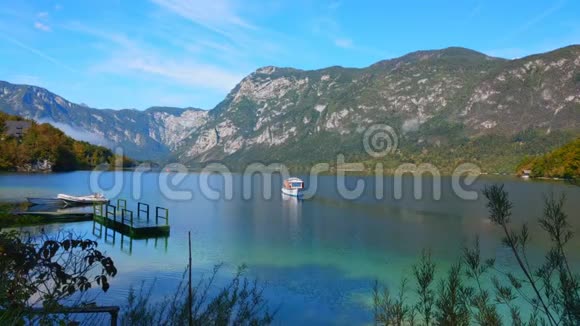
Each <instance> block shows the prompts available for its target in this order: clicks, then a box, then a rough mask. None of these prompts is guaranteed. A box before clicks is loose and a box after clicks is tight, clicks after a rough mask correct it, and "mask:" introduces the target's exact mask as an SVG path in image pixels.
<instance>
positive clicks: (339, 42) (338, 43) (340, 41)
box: [334, 38, 353, 49]
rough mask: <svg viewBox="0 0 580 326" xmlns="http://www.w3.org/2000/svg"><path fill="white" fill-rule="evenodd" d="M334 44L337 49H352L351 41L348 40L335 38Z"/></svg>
mask: <svg viewBox="0 0 580 326" xmlns="http://www.w3.org/2000/svg"><path fill="white" fill-rule="evenodd" d="M334 44H335V45H336V46H338V47H341V48H345V49H349V48H352V47H353V43H352V40H351V39H349V38H337V39H335V40H334Z"/></svg>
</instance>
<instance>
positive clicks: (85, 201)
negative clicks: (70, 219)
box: [56, 193, 109, 206]
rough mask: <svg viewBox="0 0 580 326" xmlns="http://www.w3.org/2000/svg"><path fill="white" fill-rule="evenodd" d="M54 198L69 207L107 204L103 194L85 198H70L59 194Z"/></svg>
mask: <svg viewBox="0 0 580 326" xmlns="http://www.w3.org/2000/svg"><path fill="white" fill-rule="evenodd" d="M56 198H58V199H61V200H63V201H64V202H65V204H67V205H69V206H75V205H90V204H105V203H108V202H109V199H107V198H106V197H105V196H103V194H99V193H95V194H92V195H86V196H71V195H66V194H59V195H58V196H56Z"/></svg>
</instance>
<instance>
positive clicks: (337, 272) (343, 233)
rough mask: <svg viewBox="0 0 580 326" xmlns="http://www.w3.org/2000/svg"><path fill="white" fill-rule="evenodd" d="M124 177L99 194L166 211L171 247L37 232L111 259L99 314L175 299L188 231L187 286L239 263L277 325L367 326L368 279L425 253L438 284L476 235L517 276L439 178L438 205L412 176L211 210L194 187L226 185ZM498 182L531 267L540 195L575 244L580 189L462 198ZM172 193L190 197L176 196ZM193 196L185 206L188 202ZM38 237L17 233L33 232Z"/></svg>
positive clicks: (18, 184) (59, 181)
mask: <svg viewBox="0 0 580 326" xmlns="http://www.w3.org/2000/svg"><path fill="white" fill-rule="evenodd" d="M120 176H121V177H122V180H123V181H122V182H121V183H122V184H121V185H119V188H118V189H116V190H111V189H109V190H107V189H106V188H110V187H111V186H112V185H113V180H114V174H113V173H112V172H105V173H103V174H102V175H101V176H100V179H99V180H100V181H101V186H102V187H103V188H105V190H106V191H105V194H106V195H108V196H111V195H116V196H115V197H120V198H125V199H127V201H128V206H129V208H132V209H135V206H136V202H137V200H141V201H144V202H148V203H151V204H152V205H158V206H163V207H167V208H168V209H169V211H170V220H169V223H170V225H171V235H170V236H169V238H167V239H166V240H165V239H158V240H157V241H155V240H153V239H150V240H130V239H128V238H126V237H120V235H116V238H115V241H114V242H113V240H112V238H108V239H106V238H105V234H104V232H101V234H100V237H99V236H97V235H98V232H95V230H94V229H93V222H77V223H67V224H51V225H46V226H43V227H42V228H44V230H45V231H46V232H48V233H55V232H57V231H58V230H59V229H65V230H67V229H72V230H75V231H76V232H77V233H81V234H85V235H86V236H88V237H90V238H94V239H96V240H97V241H99V247H100V248H101V250H104V251H106V252H107V254H108V255H110V256H111V257H112V258H113V260H114V261H115V264H116V266H117V268H118V270H119V274H118V275H117V277H115V278H114V279H113V280H112V282H111V289H110V290H109V292H108V293H107V294H103V295H100V297H99V302H100V303H102V304H123V303H124V302H125V300H126V296H127V293H128V291H129V288H130V287H131V286H134V287H137V288H138V287H139V286H140V284H141V282H142V281H145V282H147V283H146V284H151V282H153V281H155V283H154V288H153V293H154V294H155V295H156V296H158V297H161V296H163V295H166V294H169V293H171V291H172V290H173V288H174V286H176V285H177V283H178V282H179V281H180V280H181V277H182V274H183V272H184V271H185V268H186V265H187V252H188V246H187V233H188V231H191V234H192V250H193V272H194V279H199V278H200V277H202V276H203V275H205V276H207V275H209V274H210V273H211V270H212V268H213V266H214V265H215V264H218V263H224V266H223V268H222V270H221V272H220V274H219V279H218V285H219V284H223V282H225V281H226V280H227V279H228V278H229V277H231V275H232V273H233V272H234V271H235V269H236V266H238V265H240V264H246V265H247V266H248V270H247V276H249V277H250V278H257V279H258V280H259V281H260V282H262V283H263V284H264V285H265V292H264V293H265V296H266V298H267V300H268V302H269V304H270V305H271V307H273V308H278V307H279V311H278V314H277V316H276V319H275V320H276V322H277V323H282V324H298V323H299V324H306V323H307V324H365V323H370V322H371V321H372V311H371V307H370V306H369V303H370V299H371V297H370V294H371V290H372V286H373V282H374V281H375V280H379V281H380V282H382V283H383V284H386V285H387V286H390V287H397V285H398V284H399V283H400V281H401V278H402V277H404V276H409V275H411V274H410V272H411V266H412V264H414V263H415V262H416V261H417V259H418V257H419V255H420V254H421V250H422V249H424V248H429V249H431V251H432V253H433V256H434V258H435V260H436V261H437V264H438V271H439V273H438V275H439V276H440V275H442V274H443V272H444V271H445V270H446V269H447V268H448V266H449V265H450V264H451V263H453V262H455V261H456V259H457V258H458V256H459V254H460V253H461V250H462V246H463V245H466V244H471V243H472V241H473V240H474V239H475V236H476V235H478V236H479V237H480V242H481V248H482V253H483V255H484V257H495V258H496V260H497V263H498V266H500V267H502V268H505V269H512V268H513V267H514V266H513V261H512V259H511V254H510V252H509V251H508V250H507V249H506V248H504V247H503V246H502V245H501V234H500V232H499V230H498V228H497V227H495V226H493V225H492V224H491V223H490V221H489V220H488V219H487V211H486V207H485V201H484V199H483V198H482V196H481V195H480V196H479V198H477V199H475V200H464V199H461V198H460V197H459V196H458V195H457V194H456V193H455V192H454V191H453V190H452V180H451V178H449V177H443V179H442V182H441V188H440V189H441V196H440V197H441V198H440V199H438V200H437V199H434V198H433V197H434V191H433V189H432V188H431V185H430V184H431V181H432V180H431V179H426V180H424V184H425V187H423V189H424V192H423V193H422V198H420V199H415V197H414V193H413V185H412V183H413V180H412V178H411V177H405V178H403V180H402V194H401V196H396V195H395V193H396V189H395V188H396V182H395V180H394V178H393V177H384V178H382V179H380V181H379V184H380V183H382V185H383V187H384V193H383V195H382V196H379V197H382V198H379V199H377V191H376V188H375V186H376V183H377V180H375V179H374V178H373V177H347V178H346V183H347V188H348V189H352V188H354V186H355V183H356V182H357V181H358V180H363V181H364V182H365V183H366V188H365V189H364V191H363V193H362V194H361V195H360V196H358V197H357V198H355V199H344V198H343V196H341V194H340V192H339V191H338V190H337V186H336V183H337V178H336V177H334V176H320V177H318V178H317V182H316V183H317V189H316V193H315V195H314V196H313V197H312V198H310V199H307V200H296V199H295V198H286V197H282V196H281V194H280V187H281V178H280V176H278V175H274V176H273V179H272V180H271V184H269V185H266V187H264V185H262V184H261V182H259V181H260V180H261V179H259V178H258V177H257V176H255V177H254V178H253V180H254V181H255V182H254V183H253V184H252V187H251V188H248V189H244V185H243V184H244V180H243V177H242V176H241V175H234V176H233V178H232V181H233V188H232V189H233V191H232V192H231V196H221V197H220V198H218V199H213V198H208V197H207V189H205V190H204V189H203V187H200V183H201V184H206V183H207V184H208V185H209V186H210V187H211V189H213V190H217V192H218V193H219V192H220V191H221V192H222V193H223V189H224V182H223V178H222V177H221V176H219V175H215V174H214V175H203V174H199V173H189V174H187V175H185V176H184V179H183V180H181V182H179V183H177V184H171V182H169V186H167V185H165V186H161V187H160V185H159V184H160V180H161V179H163V180H165V179H167V178H169V180H170V179H171V178H172V177H173V176H171V174H168V173H144V174H142V175H141V174H136V173H135V172H123V173H122V174H120ZM302 178H303V179H304V180H305V181H306V185H307V186H308V185H309V184H313V183H314V182H313V180H310V179H309V178H308V176H303V177H302ZM165 181H166V180H165ZM165 181H162V182H165ZM90 183H91V180H90V172H86V171H80V172H72V173H63V174H32V175H29V174H0V201H23V200H25V198H26V197H29V196H32V197H35V196H36V197H42V196H54V195H56V194H57V193H70V194H86V193H90V192H92V190H94V189H91V188H90ZM118 183H119V182H118ZM493 183H503V184H505V188H506V190H507V191H508V192H509V194H510V198H511V199H512V201H513V202H514V209H513V215H514V216H513V220H514V223H515V224H521V223H523V222H529V223H530V226H531V236H532V245H531V247H530V252H531V257H530V259H531V261H532V262H538V261H540V260H541V258H542V257H543V252H544V251H545V249H546V247H547V245H548V241H547V239H546V237H545V236H544V234H543V233H542V231H541V230H540V229H539V227H538V226H537V222H536V221H537V218H538V217H540V216H541V213H542V208H543V196H544V194H549V193H551V192H553V193H555V194H560V193H564V194H566V196H567V198H568V200H567V205H566V211H567V213H568V214H569V216H570V219H571V222H572V224H573V226H574V230H575V232H576V234H579V233H580V214H579V213H578V212H580V187H578V186H574V185H570V184H566V183H562V182H547V181H544V182H537V181H525V180H520V179H516V178H511V177H487V176H486V177H484V176H482V177H480V178H478V179H477V180H476V181H475V182H474V183H473V184H471V185H469V186H465V187H464V188H465V189H466V190H467V191H480V190H481V189H483V188H484V187H485V186H486V185H490V184H493ZM270 185H271V188H272V196H271V198H265V196H264V195H263V193H264V189H266V188H268V186H270ZM164 187H165V188H164ZM383 187H381V189H382V188H383ZM162 188H163V189H164V190H162ZM246 190H248V191H250V192H249V193H246ZM176 191H187V192H188V193H185V194H179V195H177V194H178V193H176ZM167 193H170V195H169V196H168V195H167ZM188 194H189V195H191V196H192V198H187V197H188V196H189V195H188ZM176 196H177V197H180V198H181V197H184V198H182V199H179V198H176ZM230 197H231V198H230ZM395 197H400V198H398V199H396V198H395ZM40 229H41V227H27V228H22V230H27V231H31V232H32V233H38V232H40ZM102 230H104V228H103V229H102ZM95 234H97V235H95ZM570 247H571V248H574V247H575V248H578V247H580V239H579V238H578V237H576V238H575V239H574V240H573V241H572V243H571V244H570ZM569 254H570V255H571V258H572V260H573V263H574V265H575V266H577V267H578V266H580V251H578V250H575V251H574V252H573V251H570V253H569ZM411 284H412V283H411Z"/></svg>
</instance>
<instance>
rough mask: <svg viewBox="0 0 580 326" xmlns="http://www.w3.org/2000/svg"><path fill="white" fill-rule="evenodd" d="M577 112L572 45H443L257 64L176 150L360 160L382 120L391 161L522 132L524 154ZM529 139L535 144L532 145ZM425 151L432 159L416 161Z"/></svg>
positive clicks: (199, 156)
mask: <svg viewBox="0 0 580 326" xmlns="http://www.w3.org/2000/svg"><path fill="white" fill-rule="evenodd" d="M579 113H580V46H570V47H567V48H562V49H559V50H556V51H552V52H549V53H545V54H539V55H534V56H530V57H526V58H522V59H518V60H505V59H499V58H494V57H489V56H486V55H484V54H482V53H478V52H475V51H472V50H468V49H463V48H447V49H443V50H436V51H419V52H415V53H411V54H408V55H405V56H403V57H400V58H397V59H392V60H385V61H381V62H378V63H376V64H374V65H372V66H370V67H367V68H362V69H352V68H342V67H330V68H326V69H321V70H313V71H304V70H298V69H292V68H278V67H264V68H260V69H258V70H257V71H255V72H254V73H252V74H251V75H249V76H247V77H246V78H244V79H243V80H242V81H241V82H240V83H239V84H238V85H237V86H236V87H235V88H234V89H233V90H232V91H231V92H230V93H229V94H228V95H227V97H226V98H225V100H224V101H223V102H221V103H220V104H219V105H218V106H217V107H216V108H215V109H213V110H212V111H210V113H209V115H210V117H209V119H208V122H207V123H206V124H205V125H204V126H202V127H201V128H199V129H198V130H197V131H196V132H194V133H192V134H191V135H190V136H188V137H187V138H185V139H184V140H183V142H182V143H181V144H180V146H179V147H178V155H179V158H180V159H181V160H182V161H186V162H187V161H189V162H199V161H208V160H225V161H229V162H240V161H250V160H254V161H255V160H261V161H284V162H297V163H298V162H301V161H302V162H312V161H316V160H331V159H334V157H335V154H337V153H340V152H342V153H346V154H352V155H353V156H356V154H357V153H358V154H360V157H364V152H363V145H362V137H363V132H364V131H365V129H366V128H368V127H369V126H371V125H373V124H387V125H389V126H391V127H393V128H394V129H395V130H396V132H397V134H398V137H399V149H400V153H399V161H405V160H411V161H429V160H430V159H434V158H435V156H437V155H438V154H439V153H438V152H442V151H443V152H444V153H445V155H447V153H449V151H450V150H451V151H453V150H455V149H456V148H461V147H464V148H465V151H464V152H465V157H461V155H455V156H454V159H455V160H456V161H461V160H467V159H471V158H472V157H470V156H472V155H471V154H470V150H469V147H470V144H471V145H476V146H484V145H482V144H479V143H482V142H483V143H485V144H492V143H494V142H496V143H499V144H500V145H501V146H499V147H498V146H496V145H491V146H489V145H485V146H487V147H491V148H492V149H493V147H498V148H504V149H506V151H507V152H508V154H509V153H512V152H514V150H513V149H512V148H508V147H505V146H503V145H504V143H506V142H507V143H508V144H505V145H506V146H507V145H510V146H512V145H513V144H517V145H513V146H515V147H522V139H524V138H526V137H527V140H528V143H530V142H531V143H532V144H528V147H531V148H529V151H531V152H532V153H533V152H534V151H544V150H546V148H551V147H553V146H556V145H557V144H558V143H560V142H561V141H562V139H570V138H571V137H572V136H573V135H574V134H577V133H578V132H579V131H580V125H579V121H580V114H579ZM531 133H532V134H534V136H533V137H531V138H530V134H531ZM486 136H491V137H496V138H497V139H496V140H499V141H491V142H490V141H489V140H488V138H489V137H486ZM536 141H537V142H538V143H539V144H540V143H541V144H542V146H536V147H537V148H535V149H534V148H533V147H534V146H533V143H534V142H536ZM509 143H513V144H509ZM529 145H531V146H529ZM494 150H495V149H494ZM425 151H427V152H432V153H433V152H435V156H433V155H432V156H427V157H423V158H421V157H420V156H421V155H422V153H424V152H425ZM525 152H526V151H525V150H524V153H521V154H525ZM367 157H368V156H367ZM520 158H521V157H520ZM494 159H496V158H494ZM510 162H511V163H510V164H512V165H513V164H516V163H517V160H511V161H510ZM455 163H456V162H444V164H455ZM511 168H512V169H513V166H512V167H511Z"/></svg>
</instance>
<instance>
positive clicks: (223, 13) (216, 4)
mask: <svg viewBox="0 0 580 326" xmlns="http://www.w3.org/2000/svg"><path fill="white" fill-rule="evenodd" d="M151 1H152V2H154V3H155V4H157V5H159V6H161V7H163V8H165V9H166V10H169V11H171V12H173V13H175V14H178V15H179V16H181V17H183V18H185V19H188V20H189V21H191V22H193V23H195V24H198V25H200V26H203V27H205V28H207V29H209V30H211V31H214V32H216V33H219V34H222V35H224V36H228V37H230V36H231V34H232V32H233V30H234V29H237V28H244V29H256V27H255V26H253V25H252V24H250V23H249V22H247V21H245V20H244V19H242V18H241V17H240V15H238V14H237V13H236V8H235V6H234V5H233V4H232V3H231V2H229V1H227V0H211V1H207V0H192V1H190V0H151Z"/></svg>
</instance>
